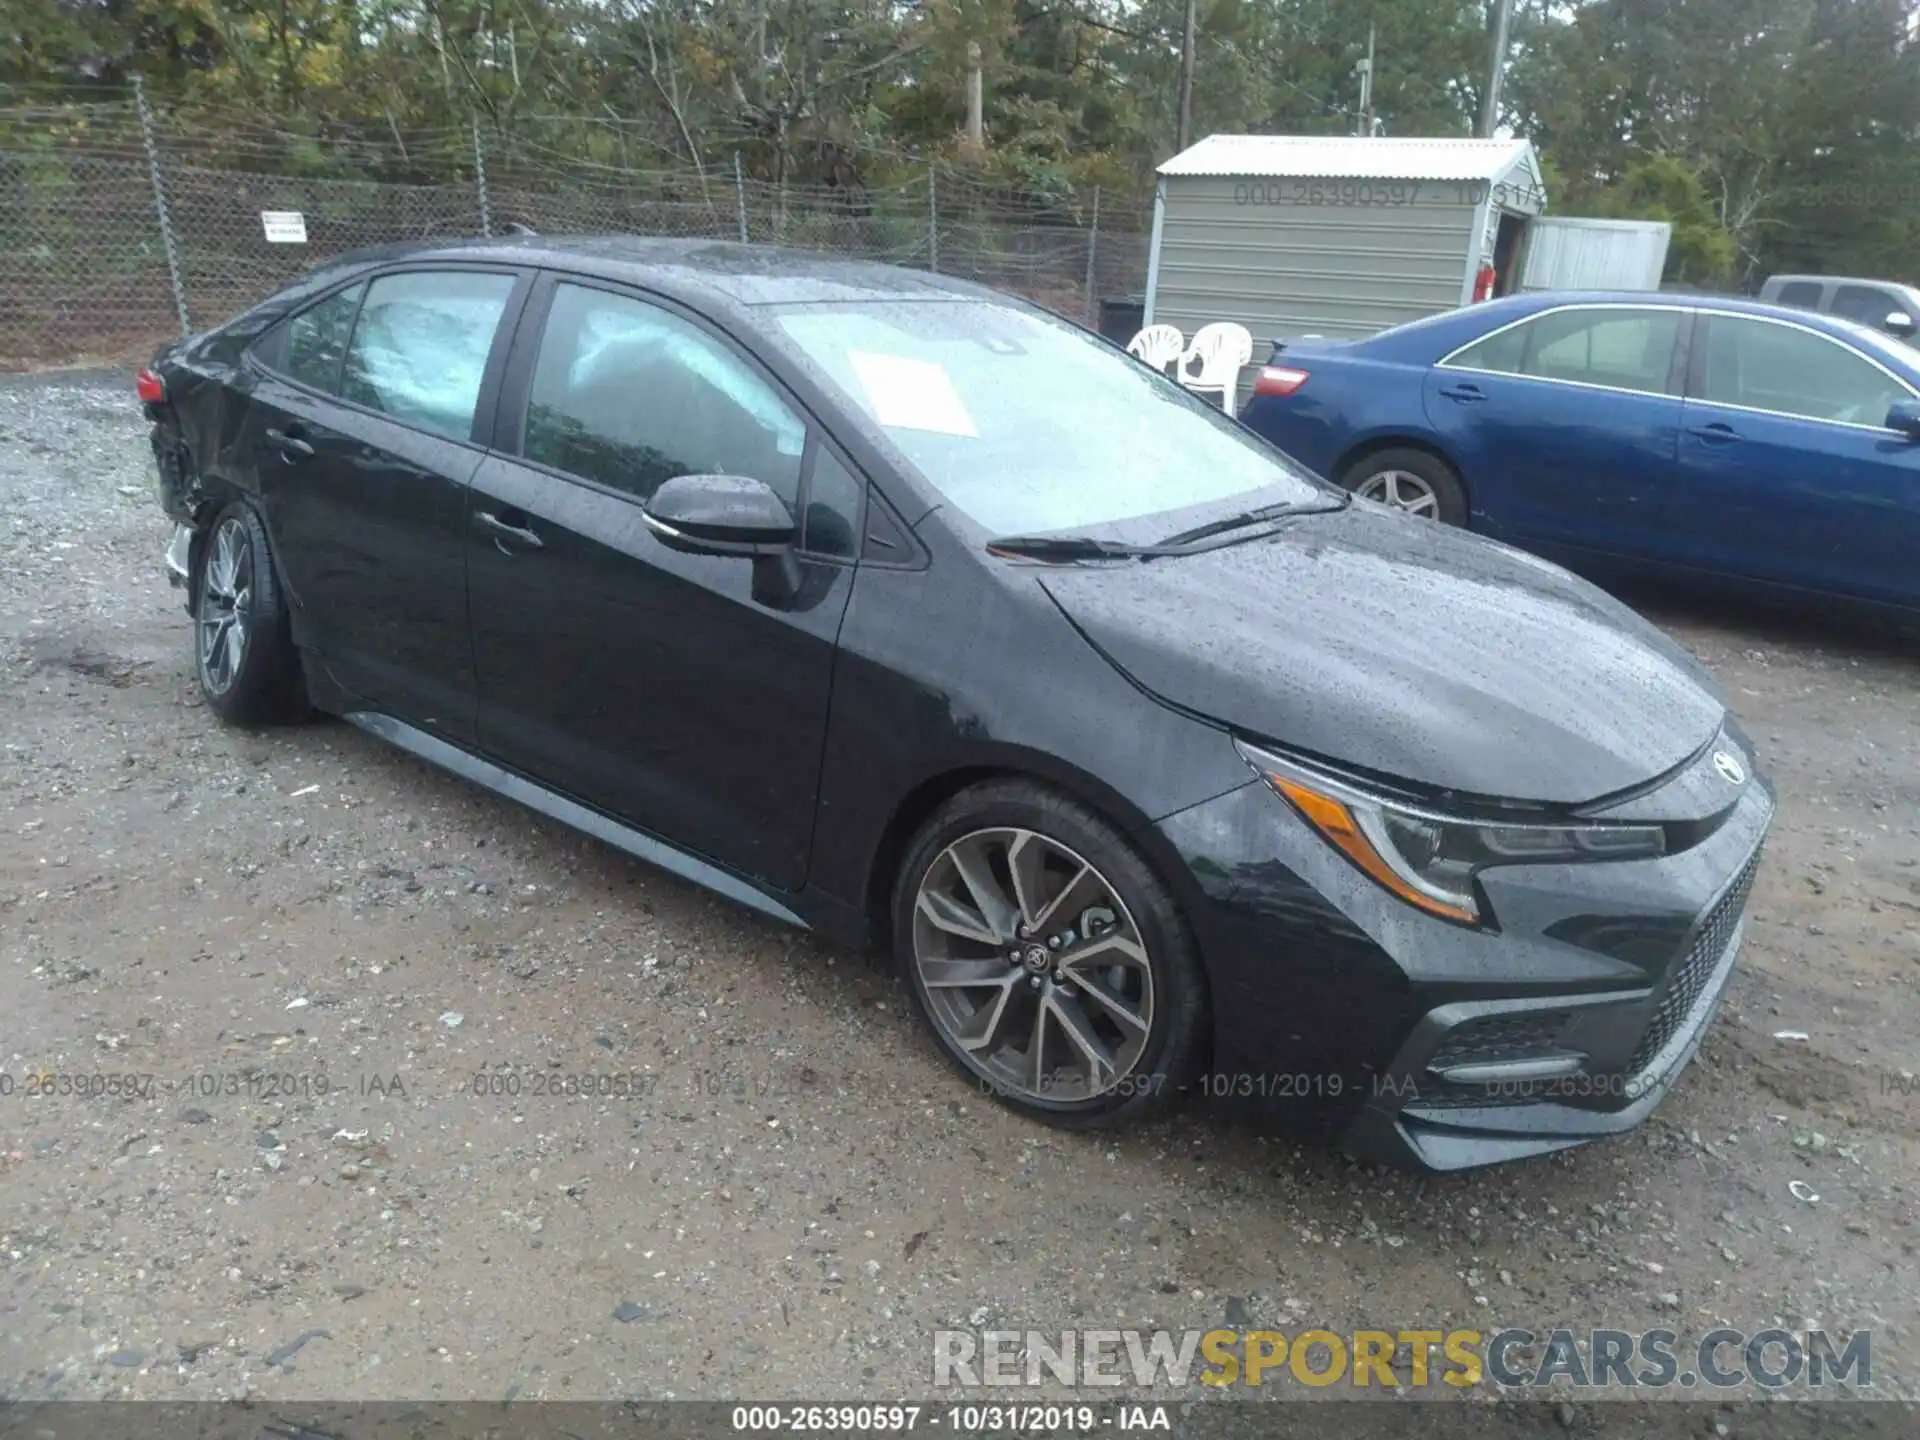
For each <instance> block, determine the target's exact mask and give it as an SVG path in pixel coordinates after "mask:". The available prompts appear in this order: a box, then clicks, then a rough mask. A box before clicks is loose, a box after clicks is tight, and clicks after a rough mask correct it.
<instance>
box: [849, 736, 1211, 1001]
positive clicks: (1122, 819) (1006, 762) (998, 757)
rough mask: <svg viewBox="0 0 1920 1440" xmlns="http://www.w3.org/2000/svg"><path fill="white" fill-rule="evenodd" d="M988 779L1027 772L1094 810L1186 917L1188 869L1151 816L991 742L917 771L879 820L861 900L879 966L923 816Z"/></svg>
mask: <svg viewBox="0 0 1920 1440" xmlns="http://www.w3.org/2000/svg"><path fill="white" fill-rule="evenodd" d="M989 780H1025V781H1030V782H1032V783H1034V784H1038V785H1045V786H1047V787H1049V788H1051V789H1054V790H1058V791H1059V792H1060V793H1061V794H1063V795H1065V796H1067V797H1068V798H1069V799H1072V800H1076V801H1078V802H1079V803H1080V804H1082V805H1085V806H1087V807H1088V808H1089V809H1091V810H1093V811H1094V812H1095V813H1096V814H1098V815H1100V816H1101V817H1102V818H1103V819H1105V820H1106V821H1107V822H1108V823H1109V824H1111V825H1112V826H1113V827H1114V828H1115V829H1117V830H1119V831H1120V833H1121V834H1122V835H1124V836H1125V837H1126V838H1127V839H1128V840H1129V841H1130V842H1131V843H1132V844H1133V845H1134V846H1135V847H1136V848H1137V849H1138V850H1139V851H1140V853H1141V856H1142V858H1144V859H1145V861H1146V863H1147V865H1148V867H1149V868H1150V869H1151V870H1152V871H1153V873H1154V875H1155V876H1156V878H1158V879H1159V880H1160V881H1161V883H1163V884H1164V885H1166V887H1167V888H1168V889H1169V890H1170V891H1171V892H1172V893H1173V896H1174V899H1175V900H1176V901H1177V902H1178V903H1179V905H1180V908H1181V909H1182V911H1183V912H1186V914H1187V923H1188V924H1189V925H1192V923H1193V918H1192V913H1191V909H1192V904H1193V900H1194V890H1193V886H1192V881H1191V877H1189V876H1188V875H1187V874H1186V873H1185V869H1184V867H1183V866H1181V865H1180V863H1179V857H1178V856H1177V855H1176V854H1174V852H1173V849H1172V847H1171V846H1169V845H1168V844H1167V843H1166V841H1165V839H1164V837H1162V836H1161V834H1160V832H1159V831H1158V830H1157V829H1156V828H1155V826H1154V823H1153V818H1152V817H1151V816H1149V815H1146V814H1144V813H1142V812H1141V811H1140V810H1139V808H1138V807H1137V806H1135V805H1133V804H1132V803H1131V802H1129V801H1128V800H1127V799H1126V798H1125V797H1124V796H1123V795H1121V794H1120V793H1119V792H1118V791H1117V790H1115V789H1114V788H1113V787H1112V786H1111V785H1108V784H1106V783H1105V782H1103V781H1101V780H1100V779H1098V778H1097V777H1095V776H1094V775H1091V774H1089V773H1088V772H1086V771H1084V770H1081V769H1079V768H1078V767H1076V766H1073V765H1070V764H1066V763H1064V762H1062V761H1061V760H1059V759H1058V758H1057V757H1054V756H1050V755H1047V754H1044V753H1042V752H1038V751H1029V750H1024V749H1020V748H1018V747H1011V746H1009V747H996V748H995V749H994V750H992V751H989V752H986V753H983V754H980V755H977V756H970V757H967V758H966V759H964V760H962V761H958V762H956V763H952V764H948V765H944V766H942V767H940V768H938V769H935V770H932V771H930V772H928V773H927V774H925V775H923V776H922V777H921V778H920V779H919V780H918V781H916V782H915V783H914V784H913V785H912V786H911V787H909V788H908V789H907V791H906V792H905V793H904V794H903V795H902V796H901V797H900V800H899V801H898V803H896V804H895V806H894V808H893V812H892V814H891V815H890V816H889V817H888V820H887V823H886V825H885V826H884V827H883V828H882V830H881V833H880V837H879V840H878V841H877V843H876V844H875V846H874V848H873V852H872V856H871V858H870V859H869V861H868V863H867V867H866V878H865V886H864V893H863V894H862V896H861V907H860V908H861V912H862V914H863V916H864V918H865V920H866V924H867V933H868V935H869V936H870V937H871V940H872V948H873V950H874V952H875V954H876V955H877V956H878V957H879V958H880V961H881V963H882V964H883V965H884V966H886V967H889V968H890V967H891V966H892V965H893V963H894V950H893V904H892V902H893V888H894V884H895V882H896V880H897V879H898V876H899V870H900V865H901V862H902V861H903V860H904V859H905V857H906V852H907V847H908V846H909V845H910V844H911V843H912V841H913V837H914V835H915V834H917V833H918V832H919V830H920V827H921V826H922V825H924V824H925V823H926V822H927V819H928V817H929V816H931V815H932V814H933V813H934V812H935V811H936V810H938V809H939V808H940V807H941V806H942V805H944V804H946V803H947V801H949V800H951V799H952V798H953V797H954V796H955V795H958V794H959V793H960V792H961V791H963V790H967V789H970V788H971V787H973V786H975V785H979V784H981V783H983V782H985V781H989ZM1203 963H1204V956H1203Z"/></svg>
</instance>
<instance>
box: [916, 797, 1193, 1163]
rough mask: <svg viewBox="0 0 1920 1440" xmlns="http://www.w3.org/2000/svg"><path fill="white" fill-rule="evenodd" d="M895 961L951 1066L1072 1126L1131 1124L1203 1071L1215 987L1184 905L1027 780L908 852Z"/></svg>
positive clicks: (969, 809)
mask: <svg viewBox="0 0 1920 1440" xmlns="http://www.w3.org/2000/svg"><path fill="white" fill-rule="evenodd" d="M893 937H894V949H895V954H896V957H897V959H898V961H899V964H900V968H901V972H902V974H903V976H904V977H905V979H906V982H907V987H908V989H909V990H910V991H911V992H912V994H913V999H914V1003H915V1005H916V1006H917V1007H918V1009H919V1010H920V1013H921V1015H922V1016H923V1017H924V1018H925V1019H926V1021H927V1024H928V1026H929V1028H931V1029H932V1031H933V1034H934V1038H935V1039H936V1040H937V1041H938V1042H939V1044H940V1048H941V1049H942V1050H944V1051H945V1052H946V1054H947V1056H948V1058H949V1059H951V1060H952V1061H953V1063H954V1064H955V1065H957V1066H958V1067H959V1068H960V1070H961V1071H962V1072H963V1073H965V1074H966V1075H967V1076H968V1077H969V1078H970V1079H972V1080H973V1081H974V1082H975V1084H976V1085H977V1086H978V1087H979V1088H980V1089H981V1090H982V1091H983V1092H984V1093H988V1094H991V1095H993V1096H994V1097H995V1098H997V1099H999V1100H1000V1101H1002V1102H1003V1103H1005V1104H1007V1105H1009V1106H1011V1107H1012V1108H1014V1109H1016V1110H1019V1111H1021V1112H1022V1113H1024V1114H1027V1115H1031V1116H1033V1117H1034V1118H1036V1119H1040V1120H1044V1121H1046V1122H1047V1123H1049V1124H1053V1125H1060V1126H1065V1127H1068V1128H1082V1129H1084V1128H1092V1127H1094V1126H1105V1125H1116V1124H1124V1123H1130V1122H1132V1121H1134V1120H1137V1119H1140V1118H1142V1117H1143V1116H1145V1115H1148V1114H1151V1113H1153V1112H1154V1111H1156V1110H1159V1109H1160V1108H1162V1107H1164V1106H1165V1105H1167V1104H1169V1103H1171V1102H1172V1101H1173V1100H1174V1099H1175V1098H1177V1096H1178V1095H1179V1093H1180V1092H1181V1090H1182V1089H1183V1088H1184V1087H1185V1086H1186V1085H1187V1084H1188V1082H1189V1081H1191V1080H1192V1078H1193V1077H1194V1075H1195V1074H1196V1073H1197V1072H1198V1070H1199V1067H1200V1064H1201V1062H1202V1060H1203V1059H1204V1049H1205V1041H1206V1031H1207V1023H1206V1022H1207V994H1206V980H1205V976H1204V973H1203V971H1202V969H1201V965H1200V960H1199V954H1198V950H1197V948H1196V946H1195V944H1194V940H1193V936H1192V934H1191V932H1190V931H1189V929H1188V927H1187V924H1186V921H1185V918H1184V917H1183V916H1182V914H1181V912H1180V908H1179V905H1178V903H1177V902H1176V901H1175V899H1174V897H1173V895H1172V893H1171V892H1170V891H1169V890H1168V889H1167V887H1166V885H1165V884H1164V883H1163V882H1162V881H1161V880H1160V878H1159V877H1158V876H1157V875H1155V874H1154V872H1153V870H1152V868H1151V867H1150V866H1149V865H1148V864H1147V862H1146V860H1145V859H1144V857H1142V856H1141V854H1140V853H1139V851H1138V850H1136V849H1135V848H1134V847H1133V846H1132V845H1131V844H1130V843H1128V841H1127V840H1126V838H1125V837H1124V836H1123V835H1122V834H1121V833H1120V832H1119V831H1118V830H1117V829H1115V828H1114V826H1113V825H1111V824H1110V823H1109V822H1108V821H1107V820H1106V819H1104V818H1103V817H1102V816H1100V815H1099V814H1097V813H1096V812H1095V811H1093V810H1092V809H1090V808H1089V807H1087V806H1086V805H1083V804H1081V803H1080V802H1079V801H1077V800H1074V799H1071V798H1069V797H1068V796H1066V795H1063V794H1061V793H1060V792H1058V791H1056V790H1053V789H1051V788H1049V787H1047V786H1044V785H1040V784H1037V783H1035V782H1032V781H1027V780H1017V779H1005V780H993V781H988V782H986V783H983V784H980V785H976V786H973V787H971V788H970V789H967V790H964V791H962V792H961V793H960V794H958V795H956V796H954V797H953V798H952V799H951V800H949V801H947V802H946V804H944V805H942V806H941V807H940V808H939V810H937V811H936V812H935V813H934V814H933V815H932V816H931V817H930V818H929V819H928V820H927V822H926V824H925V825H923V826H922V827H921V829H920V831H919V833H918V834H917V835H916V836H915V837H914V839H913V841H912V843H911V844H910V845H909V846H908V849H907V854H906V858H905V861H904V863H903V864H902V866H901V868H900V873H899V876H898V879H897V881H896V883H895V887H894V896H893Z"/></svg>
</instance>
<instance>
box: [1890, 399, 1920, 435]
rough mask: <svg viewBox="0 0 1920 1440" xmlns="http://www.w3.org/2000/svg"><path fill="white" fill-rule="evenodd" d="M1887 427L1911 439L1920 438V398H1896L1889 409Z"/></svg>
mask: <svg viewBox="0 0 1920 1440" xmlns="http://www.w3.org/2000/svg"><path fill="white" fill-rule="evenodd" d="M1887 428H1888V429H1889V430H1898V431H1899V432H1900V433H1901V434H1902V435H1904V436H1906V437H1907V438H1908V439H1909V440H1920V400H1896V401H1894V402H1893V408H1892V409H1890V410H1888V411H1887Z"/></svg>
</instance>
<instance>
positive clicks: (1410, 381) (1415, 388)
mask: <svg viewBox="0 0 1920 1440" xmlns="http://www.w3.org/2000/svg"><path fill="white" fill-rule="evenodd" d="M1280 363H1282V364H1292V365H1298V366H1299V367H1300V368H1301V369H1303V370H1306V371H1308V372H1310V378H1309V379H1308V380H1307V383H1306V384H1305V385H1303V386H1302V387H1301V388H1300V389H1299V390H1297V391H1296V392H1294V393H1293V394H1292V395H1284V396H1282V395H1256V396H1255V397H1254V398H1253V399H1252V400H1251V401H1249V402H1248V404H1247V406H1246V408H1245V410H1244V411H1243V412H1242V413H1241V419H1242V420H1243V421H1244V422H1245V423H1246V424H1247V425H1248V426H1249V427H1251V428H1252V429H1253V430H1254V431H1255V432H1256V433H1258V434H1259V435H1261V436H1263V437H1265V438H1266V439H1267V440H1269V441H1271V442H1272V443H1273V444H1275V445H1277V446H1279V447H1280V449H1282V450H1284V451H1285V452H1286V453H1287V454H1288V455H1291V456H1292V457H1293V458H1294V459H1295V460H1298V461H1299V462H1300V463H1301V464H1302V465H1305V466H1306V467H1307V468H1308V469H1310V470H1312V471H1313V472H1314V473H1315V474H1317V475H1321V476H1323V477H1325V478H1326V479H1328V480H1338V479H1339V472H1340V470H1341V469H1343V468H1344V466H1345V463H1346V459H1347V457H1348V456H1350V455H1352V454H1353V453H1354V452H1355V451H1357V450H1360V449H1363V448H1367V447H1370V446H1374V445H1377V444H1380V443H1384V442H1389V441H1395V440H1411V441H1415V442H1417V443H1419V444H1422V445H1424V446H1426V447H1427V448H1429V449H1439V445H1438V443H1437V441H1436V438H1435V437H1434V435H1433V433H1432V429H1431V427H1430V426H1429V425H1428V424H1427V419H1426V413H1425V411H1424V409H1423V408H1422V405H1421V399H1420V387H1421V385H1422V383H1423V381H1424V380H1425V378H1426V373H1427V369H1428V367H1427V365H1425V364H1424V363H1412V362H1408V361H1403V360H1377V359H1374V358H1372V357H1370V356H1368V357H1347V356H1341V355H1338V354H1325V355H1314V356H1308V355H1295V354H1293V353H1291V352H1288V353H1283V354H1282V356H1281V358H1280Z"/></svg>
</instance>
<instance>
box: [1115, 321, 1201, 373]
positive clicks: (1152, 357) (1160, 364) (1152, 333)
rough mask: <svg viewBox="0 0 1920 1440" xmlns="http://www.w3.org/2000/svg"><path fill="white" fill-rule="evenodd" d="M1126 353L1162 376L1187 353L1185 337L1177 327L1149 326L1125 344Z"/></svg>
mask: <svg viewBox="0 0 1920 1440" xmlns="http://www.w3.org/2000/svg"><path fill="white" fill-rule="evenodd" d="M1127 353H1128V354H1129V355H1131V356H1133V357H1134V359H1136V360H1140V361H1143V362H1144V363H1146V364H1148V365H1151V366H1152V367H1153V368H1154V369H1156V370H1158V371H1160V372H1161V374H1163V375H1164V374H1165V373H1166V369H1167V367H1168V366H1169V365H1173V364H1177V363H1178V362H1179V359H1180V357H1181V356H1182V355H1184V354H1186V353H1187V337H1186V336H1184V335H1182V334H1181V333H1180V327H1179V326H1177V325H1149V326H1147V328H1146V329H1144V330H1142V331H1141V332H1140V333H1139V334H1138V335H1136V336H1134V337H1133V339H1131V340H1129V341H1128V342H1127Z"/></svg>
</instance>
